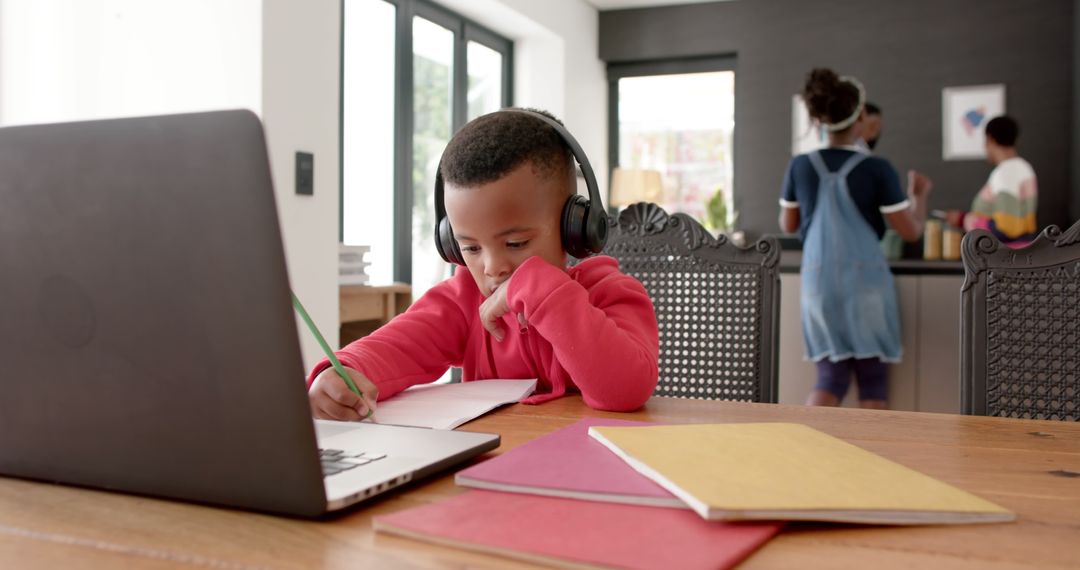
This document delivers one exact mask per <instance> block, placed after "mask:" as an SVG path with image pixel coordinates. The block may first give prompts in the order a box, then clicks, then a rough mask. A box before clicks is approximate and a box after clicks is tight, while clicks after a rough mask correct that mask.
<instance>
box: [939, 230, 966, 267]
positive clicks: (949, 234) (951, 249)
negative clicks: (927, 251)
mask: <svg viewBox="0 0 1080 570" xmlns="http://www.w3.org/2000/svg"><path fill="white" fill-rule="evenodd" d="M963 236H964V233H963V232H961V231H960V228H958V227H956V226H949V227H947V228H945V230H944V231H943V232H942V239H941V259H944V260H946V261H960V239H961V238H962V237H963Z"/></svg>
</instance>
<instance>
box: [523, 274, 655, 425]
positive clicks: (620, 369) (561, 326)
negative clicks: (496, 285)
mask: <svg viewBox="0 0 1080 570" xmlns="http://www.w3.org/2000/svg"><path fill="white" fill-rule="evenodd" d="M586 264H587V265H588V267H587V268H586V267H584V266H585V265H586ZM577 276H578V279H579V280H580V281H579V280H575V279H574V278H572V277H571V276H570V275H568V274H567V273H566V272H565V271H562V270H560V269H559V268H557V267H554V266H553V265H551V264H549V263H547V262H545V261H544V260H542V259H540V258H538V257H533V258H530V259H529V260H527V261H526V262H525V263H523V264H521V266H520V267H518V269H517V270H516V271H515V272H514V276H513V277H512V279H511V282H510V289H509V290H508V291H507V302H508V304H509V306H510V310H511V311H513V312H515V313H522V314H524V315H525V318H526V319H528V322H529V325H530V326H531V327H533V328H535V329H536V331H537V332H538V333H539V334H540V335H541V336H543V337H544V338H545V339H546V340H547V341H548V342H550V343H551V346H552V348H553V349H554V352H555V357H556V359H557V360H558V362H559V364H560V365H561V366H562V367H563V369H564V370H566V372H567V373H568V374H569V375H570V378H571V379H572V380H573V382H574V384H576V385H577V387H578V389H580V390H581V394H582V397H583V398H584V400H585V403H586V404H587V405H589V407H592V408H596V409H600V410H612V411H630V410H635V409H637V408H640V407H641V406H642V405H643V404H644V403H645V401H646V400H648V399H649V397H650V396H651V395H652V393H653V390H654V389H655V388H656V380H657V378H656V375H657V360H658V355H659V338H658V337H659V335H658V332H657V325H656V313H655V312H654V310H653V305H652V301H651V300H650V299H649V295H648V293H647V292H646V291H645V287H644V286H642V284H641V283H640V282H639V281H637V280H636V279H634V278H633V277H630V276H628V275H625V274H623V273H620V272H619V270H618V262H616V261H615V260H614V259H612V258H610V257H600V258H595V259H591V260H588V261H586V262H584V263H583V264H582V266H579V269H578V273H577Z"/></svg>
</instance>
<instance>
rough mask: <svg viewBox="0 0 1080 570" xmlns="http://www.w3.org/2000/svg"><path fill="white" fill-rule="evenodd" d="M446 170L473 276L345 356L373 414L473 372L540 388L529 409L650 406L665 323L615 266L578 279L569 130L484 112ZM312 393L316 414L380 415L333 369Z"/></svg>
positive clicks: (441, 288) (583, 269)
mask: <svg viewBox="0 0 1080 570" xmlns="http://www.w3.org/2000/svg"><path fill="white" fill-rule="evenodd" d="M545 114H546V113H545ZM548 116H550V115H548ZM441 173H442V177H443V180H444V182H445V188H446V192H445V207H446V213H447V217H448V219H449V221H450V225H451V227H453V231H454V237H455V238H456V240H457V243H458V245H459V247H460V249H461V253H462V256H463V257H464V258H465V264H466V267H467V268H468V271H457V272H456V274H455V275H454V276H453V277H451V278H450V279H447V280H446V281H443V282H442V283H440V284H438V285H436V286H435V287H434V288H432V289H431V290H429V291H428V292H427V293H426V294H425V295H424V296H423V297H421V298H420V299H419V300H417V301H416V303H414V304H413V305H412V307H410V308H409V310H408V311H407V312H405V313H404V314H402V315H400V316H398V317H397V318H395V319H394V320H393V321H391V322H390V323H388V324H387V325H386V326H384V327H382V328H381V329H379V330H377V331H375V332H374V333H373V334H371V335H369V336H367V337H365V338H362V339H360V340H358V341H356V342H353V343H351V344H350V345H348V346H346V347H345V348H343V349H342V350H341V351H339V352H338V353H337V356H338V358H339V359H340V360H341V362H342V364H343V365H344V366H345V367H346V368H347V369H348V370H347V371H348V372H349V374H350V376H352V378H353V380H354V381H355V383H356V384H357V386H358V387H359V388H360V390H361V391H362V392H364V394H365V399H366V400H367V401H368V402H371V403H372V404H371V405H372V406H374V402H375V401H376V400H377V399H386V398H389V397H390V396H393V395H394V394H396V393H398V392H400V391H401V390H404V389H405V388H408V387H409V386H412V385H415V384H422V383H426V382H431V381H433V380H435V379H437V378H439V377H440V376H442V374H443V373H445V372H446V370H447V369H448V368H449V367H450V366H462V367H463V368H464V375H463V380H464V381H466V382H467V381H470V380H479V379H485V378H537V379H538V383H537V393H536V394H534V395H533V396H532V397H530V398H528V399H526V400H525V401H524V402H525V403H527V404H539V403H541V402H546V401H548V400H552V399H555V398H558V397H560V396H562V395H563V394H565V393H566V391H567V390H569V389H577V390H579V391H580V392H581V394H582V396H583V398H584V400H585V403H586V404H588V405H589V406H590V407H593V408H596V409H601V410H612V411H630V410H634V409H637V408H639V407H641V405H642V404H644V403H645V400H647V399H648V398H649V396H650V395H651V394H652V392H653V389H654V388H655V387H656V380H657V377H656V376H657V359H658V352H659V340H658V332H657V324H656V315H655V313H654V312H653V306H652V302H651V301H650V299H649V296H648V294H647V293H646V291H645V288H644V287H643V286H642V285H641V283H639V282H638V281H637V280H635V279H633V278H632V277H629V276H627V275H624V274H622V273H620V272H619V269H618V263H617V262H616V261H615V260H614V259H612V258H610V257H602V256H601V257H595V258H590V259H587V260H585V261H583V262H581V263H580V264H578V265H577V266H575V267H573V268H570V269H567V267H566V252H565V250H564V249H563V244H562V241H561V232H560V229H561V223H562V209H563V205H564V204H565V203H566V201H567V200H568V199H569V198H570V197H572V196H573V195H574V194H575V189H576V177H575V164H574V161H573V159H572V154H571V153H570V151H569V150H568V146H567V145H566V143H565V141H563V139H562V137H561V136H560V135H559V134H558V132H557V131H555V129H553V128H552V127H551V126H549V125H547V124H545V123H544V122H543V121H542V120H540V119H539V118H536V117H533V116H530V115H528V114H526V113H521V112H515V111H500V112H495V113H491V114H489V115H484V116H482V117H479V118H477V119H475V120H473V121H472V122H470V123H469V124H467V125H465V126H464V127H463V128H462V129H461V131H460V132H458V134H457V135H455V136H454V138H453V139H452V140H451V141H450V143H449V144H448V145H447V147H446V150H445V152H444V153H443V157H442V161H441ZM593 207H599V204H595V205H593ZM308 384H309V392H308V396H309V400H310V403H311V410H312V413H313V414H314V415H315V416H316V417H320V418H326V419H336V420H360V419H361V418H363V417H365V416H366V415H367V413H368V411H369V408H368V405H367V404H366V403H365V402H364V400H363V399H361V398H360V397H358V396H356V395H355V394H354V393H352V392H350V391H349V389H348V388H347V387H346V386H345V383H344V381H343V380H342V379H341V378H340V377H339V376H338V375H337V374H336V373H335V372H334V370H333V368H330V367H329V363H328V362H326V361H323V362H321V363H319V365H317V366H316V367H315V369H314V370H313V371H312V373H311V375H310V377H309V378H308ZM372 411H373V409H372Z"/></svg>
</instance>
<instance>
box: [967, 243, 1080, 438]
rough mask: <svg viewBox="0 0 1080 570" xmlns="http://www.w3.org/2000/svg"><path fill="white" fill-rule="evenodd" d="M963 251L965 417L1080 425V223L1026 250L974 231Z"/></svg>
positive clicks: (1033, 244)
mask: <svg viewBox="0 0 1080 570" xmlns="http://www.w3.org/2000/svg"><path fill="white" fill-rule="evenodd" d="M961 251H962V255H963V259H964V272H965V274H966V276H965V279H964V286H963V289H962V291H963V292H962V293H961V297H962V303H963V308H962V317H961V325H960V335H961V361H960V375H961V397H962V401H963V410H964V413H966V414H976V415H989V416H1003V417H1010V418H1028V419H1046V420H1066V421H1077V420H1080V402H1078V398H1080V222H1077V223H1076V224H1074V225H1073V226H1072V227H1071V228H1070V229H1069V230H1068V231H1066V232H1064V233H1063V232H1062V231H1061V230H1060V229H1058V227H1057V226H1050V227H1048V228H1046V229H1045V230H1044V231H1043V232H1042V234H1040V235H1039V237H1038V238H1036V240H1035V241H1034V242H1033V243H1032V244H1031V245H1029V246H1027V247H1024V248H1021V249H1011V248H1009V247H1007V246H1005V245H1002V244H1001V242H999V241H998V240H997V239H996V238H995V237H994V236H993V235H991V234H990V233H989V232H987V231H985V230H975V231H973V232H971V233H969V234H967V235H966V236H964V241H963V243H962V245H961Z"/></svg>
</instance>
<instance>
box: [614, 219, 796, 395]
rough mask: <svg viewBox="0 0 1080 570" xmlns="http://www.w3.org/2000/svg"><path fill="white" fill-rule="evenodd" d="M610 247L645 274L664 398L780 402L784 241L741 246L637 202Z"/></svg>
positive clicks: (625, 266) (633, 270)
mask: <svg viewBox="0 0 1080 570" xmlns="http://www.w3.org/2000/svg"><path fill="white" fill-rule="evenodd" d="M603 253H604V255H610V256H612V257H614V258H616V259H617V260H618V261H619V267H620V268H621V269H622V271H623V272H624V273H626V274H628V275H632V276H634V277H635V278H637V279H638V280H639V281H641V283H642V284H643V285H645V289H646V290H647V291H648V292H649V296H650V297H651V298H652V301H653V306H654V308H655V309H656V320H657V322H658V323H659V326H660V371H659V374H660V378H659V383H658V384H657V387H656V391H655V392H654V394H655V395H657V396H673V397H678V398H696V399H710V400H742V401H749V402H774V403H775V402H776V398H777V354H778V352H777V347H778V341H777V338H778V334H779V318H780V311H779V309H780V277H779V273H778V266H779V261H780V246H779V243H778V242H777V240H776V238H773V237H767V238H762V239H761V240H758V241H757V243H755V244H754V245H753V246H751V247H747V248H742V247H738V246H736V245H734V244H733V243H731V242H730V241H729V240H728V239H727V238H726V237H724V236H721V237H720V238H719V239H717V238H714V237H713V236H712V234H710V233H709V232H708V231H707V230H705V228H703V227H702V226H701V224H699V223H698V222H697V221H696V220H694V219H693V218H691V217H690V216H687V215H686V214H673V215H668V214H667V212H665V211H664V210H663V209H661V208H660V207H659V206H657V205H655V204H649V203H645V202H641V203H637V204H634V205H632V206H630V207H628V208H627V209H625V210H623V211H622V212H621V213H620V214H619V216H618V218H617V219H612V221H611V234H610V236H609V238H608V243H607V246H606V247H605V248H604V252H603Z"/></svg>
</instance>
